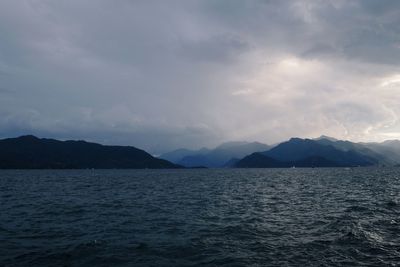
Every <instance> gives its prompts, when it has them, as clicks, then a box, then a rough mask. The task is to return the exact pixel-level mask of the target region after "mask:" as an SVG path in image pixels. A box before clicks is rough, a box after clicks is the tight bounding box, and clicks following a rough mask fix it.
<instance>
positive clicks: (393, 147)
mask: <svg viewBox="0 0 400 267" xmlns="http://www.w3.org/2000/svg"><path fill="white" fill-rule="evenodd" d="M362 145H364V146H365V147H367V148H369V149H371V150H372V151H374V152H376V153H378V154H381V155H383V156H385V158H386V159H388V160H389V161H390V162H391V163H396V164H399V163H400V141H399V140H387V141H384V142H382V143H362Z"/></svg>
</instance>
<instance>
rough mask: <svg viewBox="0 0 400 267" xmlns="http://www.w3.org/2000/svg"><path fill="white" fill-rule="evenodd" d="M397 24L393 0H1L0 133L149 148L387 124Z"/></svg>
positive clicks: (397, 57) (393, 106) (391, 125)
mask: <svg viewBox="0 0 400 267" xmlns="http://www.w3.org/2000/svg"><path fill="white" fill-rule="evenodd" d="M399 24H400V4H399V2H398V1H361V0H360V1H344V0H343V1H341V0H339V1H300V0H293V1H261V0H260V1H257V0H250V1H232V0H229V1H227V0H226V1H208V0H205V1H204V0H202V1H197V0H193V1H179V0H172V1H168V2H164V1H156V0H154V1H128V0H123V1H118V2H110V1H105V0H100V1H84V2H82V1H56V2H54V1H47V0H21V1H12V0H5V1H2V2H1V3H0V36H2V42H0V88H2V89H1V90H0V118H1V119H0V135H1V136H3V137H6V136H14V135H18V134H24V133H36V134H38V135H45V136H48V137H57V138H78V139H88V140H92V141H99V142H105V143H110V144H112V143H118V144H127V145H135V146H138V147H141V148H144V149H148V150H150V151H151V152H153V153H160V152H162V151H165V150H168V149H173V148H177V147H201V146H213V145H216V144H218V143H219V142H222V141H226V140H235V139H236V140H259V141H263V142H267V143H274V142H277V141H281V140H283V139H285V138H288V137H291V136H303V137H312V136H316V135H320V134H322V133H324V134H328V135H332V136H336V137H338V138H348V139H352V140H356V141H357V140H360V141H361V140H362V141H367V140H382V139H384V138H386V137H387V136H389V135H390V136H391V137H393V135H394V133H397V132H400V124H399V122H398V116H399V114H400V108H399V107H400V105H399V104H400V103H399V102H400V99H399V98H398V97H397V95H398V91H399V89H400V87H399V83H398V82H397V80H398V77H399V75H400V53H399V52H400V39H399V36H400V28H399V27H398V25H399ZM399 138H400V136H399Z"/></svg>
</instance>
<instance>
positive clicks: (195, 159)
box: [160, 142, 270, 167]
mask: <svg viewBox="0 0 400 267" xmlns="http://www.w3.org/2000/svg"><path fill="white" fill-rule="evenodd" d="M269 148H270V147H269V146H268V145H266V144H262V143H258V142H252V143H249V142H227V143H223V144H221V145H219V146H218V147H216V148H214V149H212V150H208V149H201V150H197V151H190V150H183V149H180V150H175V151H172V152H169V153H166V154H163V155H161V156H160V158H163V159H167V160H170V161H172V162H174V163H177V164H180V165H183V166H186V167H195V166H205V167H228V166H231V165H232V164H234V162H236V161H237V159H240V158H243V157H245V156H246V155H249V154H251V153H254V152H260V151H266V150H268V149H269Z"/></svg>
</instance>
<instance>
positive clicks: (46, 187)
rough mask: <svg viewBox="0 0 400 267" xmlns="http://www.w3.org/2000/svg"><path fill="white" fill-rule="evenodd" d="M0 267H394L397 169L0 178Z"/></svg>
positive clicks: (399, 225)
mask: <svg viewBox="0 0 400 267" xmlns="http://www.w3.org/2000/svg"><path fill="white" fill-rule="evenodd" d="M0 266H29V267H32V266H400V168H313V169H312V168H308V169H307V168H304V169H302V168H295V169H181V170H1V171H0Z"/></svg>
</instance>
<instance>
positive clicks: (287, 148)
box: [235, 138, 378, 168]
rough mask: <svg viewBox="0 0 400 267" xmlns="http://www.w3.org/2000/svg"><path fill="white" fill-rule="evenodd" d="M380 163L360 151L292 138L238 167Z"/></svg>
mask: <svg viewBox="0 0 400 267" xmlns="http://www.w3.org/2000/svg"><path fill="white" fill-rule="evenodd" d="M377 163H378V161H377V160H376V159H374V158H371V157H369V156H366V155H362V154H360V153H358V152H356V151H353V150H348V151H343V150H340V149H337V148H335V147H334V146H332V145H325V144H320V143H319V142H318V141H316V140H311V139H300V138H292V139H290V140H289V141H287V142H283V143H281V144H279V145H277V146H276V147H274V148H272V149H270V150H268V151H266V152H262V153H255V154H252V155H249V156H247V157H244V158H243V159H242V160H240V161H238V162H237V163H236V164H235V166H236V167H253V168H254V167H260V168H265V167H290V166H297V167H339V166H342V167H347V166H369V165H374V164H377Z"/></svg>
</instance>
